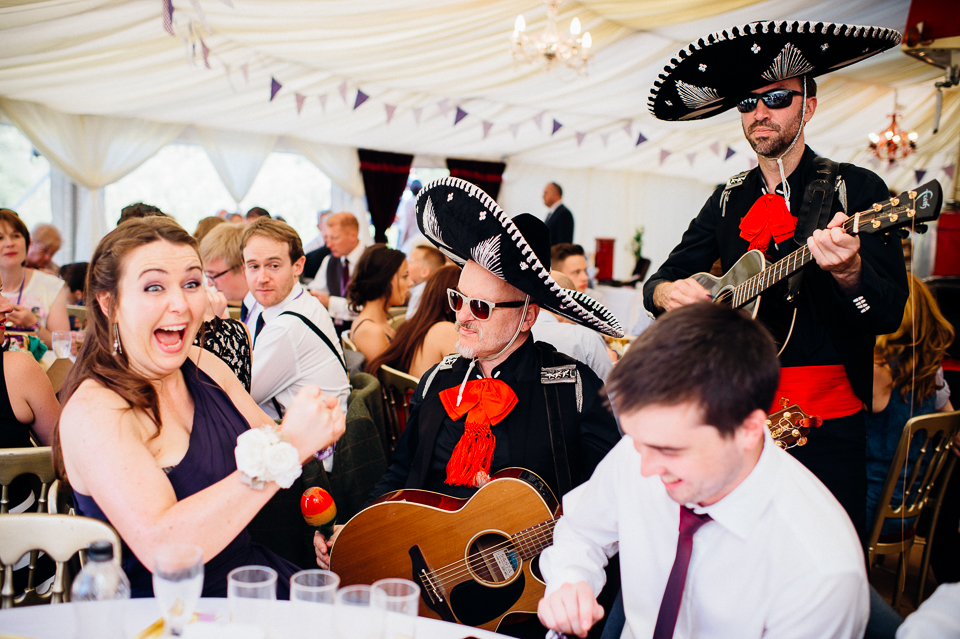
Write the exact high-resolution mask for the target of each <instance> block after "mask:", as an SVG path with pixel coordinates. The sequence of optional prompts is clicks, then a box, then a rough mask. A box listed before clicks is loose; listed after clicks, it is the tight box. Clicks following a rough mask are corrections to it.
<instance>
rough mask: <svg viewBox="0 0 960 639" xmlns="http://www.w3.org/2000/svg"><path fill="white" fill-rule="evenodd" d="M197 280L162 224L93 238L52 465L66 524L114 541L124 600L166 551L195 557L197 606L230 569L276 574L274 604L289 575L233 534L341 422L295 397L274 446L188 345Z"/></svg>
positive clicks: (147, 589) (223, 373) (314, 391)
mask: <svg viewBox="0 0 960 639" xmlns="http://www.w3.org/2000/svg"><path fill="white" fill-rule="evenodd" d="M202 278H203V271H202V269H201V262H200V254H199V252H198V251H197V244H196V241H195V240H194V239H193V238H192V237H191V236H190V235H189V234H188V233H187V232H186V231H185V230H183V228H181V227H180V226H179V225H178V224H177V223H176V222H174V221H173V220H170V219H165V218H160V217H151V218H146V219H143V220H136V221H130V222H127V223H125V224H122V225H120V226H118V227H117V228H116V229H115V230H113V231H112V232H110V233H109V234H107V236H106V237H104V238H103V240H102V241H101V242H100V245H99V246H98V247H97V249H96V251H95V252H94V255H93V259H92V260H91V262H90V276H89V290H88V294H89V296H90V306H89V313H88V318H89V324H88V328H87V335H86V339H85V340H84V343H83V346H82V347H81V349H80V353H79V355H78V356H77V362H76V364H75V365H74V367H73V369H72V370H71V372H70V373H69V375H68V377H67V379H66V381H65V385H64V389H63V396H64V398H65V404H64V407H63V414H62V415H61V419H60V423H59V427H58V431H57V439H56V441H55V459H56V460H57V462H58V469H59V471H60V475H61V477H64V478H66V477H69V481H70V485H71V487H72V488H73V491H74V498H75V506H76V509H77V514H80V515H85V516H89V517H95V518H97V519H101V520H103V521H107V522H109V523H110V524H111V525H112V526H113V527H114V528H115V529H116V530H117V532H118V533H119V534H120V537H121V539H122V540H123V543H124V549H123V568H124V571H125V572H126V574H127V576H128V577H129V578H130V584H131V590H132V593H133V596H135V597H149V596H152V594H153V586H152V583H151V575H150V570H151V568H152V566H153V561H154V555H155V553H156V551H157V550H158V549H159V548H160V547H162V546H163V545H164V544H169V543H172V542H178V543H188V544H196V545H198V546H200V547H201V548H202V549H203V560H204V563H205V575H204V580H203V596H205V597H223V596H225V595H226V590H227V583H226V577H227V573H228V572H229V571H230V570H232V569H234V568H237V567H240V566H245V565H264V566H270V567H272V568H274V569H275V570H276V571H277V572H278V573H279V579H278V580H277V590H278V596H280V597H281V598H283V597H286V596H287V593H288V590H287V584H288V583H289V578H290V576H291V575H292V574H293V573H294V572H296V571H297V567H296V566H294V565H293V564H291V563H289V562H287V561H285V560H283V559H281V558H280V557H278V556H277V555H275V554H274V553H272V552H271V551H269V550H267V549H266V548H264V547H262V546H259V545H257V544H255V543H253V542H252V541H251V538H250V535H249V533H248V532H247V531H246V526H247V524H248V523H249V522H250V521H251V519H253V517H254V516H255V515H256V514H257V513H258V512H259V510H260V509H261V508H262V507H263V506H264V505H265V504H266V503H267V502H268V501H269V500H270V498H271V497H272V496H273V495H275V494H276V493H277V491H278V489H279V488H280V487H283V486H289V485H290V483H291V482H292V481H293V480H294V479H295V478H296V477H298V476H299V474H300V472H301V465H302V464H303V463H304V462H306V461H307V460H309V459H310V458H312V457H313V455H314V453H316V451H318V450H323V449H325V448H327V447H329V446H330V445H331V444H332V443H333V442H334V441H336V439H337V438H338V437H339V436H340V435H341V434H342V433H343V431H344V416H343V412H342V411H341V410H340V407H339V405H338V404H337V402H336V400H335V399H334V398H329V397H325V396H324V395H322V394H321V392H320V389H319V388H317V387H315V386H313V387H307V388H304V389H303V390H302V391H301V392H300V393H299V395H298V396H297V398H296V400H294V401H292V402H291V403H290V406H289V410H288V411H287V415H286V417H285V419H284V420H283V423H282V425H281V426H280V427H279V433H280V434H281V435H282V436H283V440H285V443H280V442H279V441H276V440H275V439H274V437H273V436H272V435H270V431H268V430H267V429H268V428H269V429H274V424H273V421H272V420H271V418H270V417H269V416H267V415H266V414H264V413H263V411H261V410H260V409H259V408H258V407H257V405H256V403H255V402H254V401H253V400H252V399H251V398H250V396H249V395H248V394H247V393H246V392H245V391H244V390H243V388H242V387H241V386H240V383H239V382H238V381H237V379H236V377H235V376H234V375H233V373H231V372H230V371H229V370H228V369H227V367H226V366H225V365H224V364H223V362H221V361H220V360H219V359H218V358H216V357H213V356H211V355H209V354H205V353H203V351H202V350H200V349H199V348H196V347H194V346H190V343H191V342H192V341H193V338H194V335H195V334H196V332H197V329H198V328H199V326H200V322H201V321H202V316H203V313H204V309H205V308H206V306H207V297H206V295H205V294H204V291H203V287H202V286H201V281H202ZM251 427H253V428H252V429H251ZM281 441H282V440H281ZM268 458H269V463H268V462H267V459H268Z"/></svg>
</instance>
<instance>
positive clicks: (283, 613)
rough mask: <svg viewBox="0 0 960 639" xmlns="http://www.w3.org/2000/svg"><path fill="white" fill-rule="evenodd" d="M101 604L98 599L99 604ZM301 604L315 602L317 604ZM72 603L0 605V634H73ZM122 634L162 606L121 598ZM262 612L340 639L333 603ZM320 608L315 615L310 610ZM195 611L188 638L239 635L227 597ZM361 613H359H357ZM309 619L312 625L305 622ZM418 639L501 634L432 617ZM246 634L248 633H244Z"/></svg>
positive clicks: (291, 627)
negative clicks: (6, 607)
mask: <svg viewBox="0 0 960 639" xmlns="http://www.w3.org/2000/svg"><path fill="white" fill-rule="evenodd" d="M97 605H99V604H97ZM304 606H310V607H312V606H316V608H315V609H312V608H310V607H307V608H305V607H304ZM75 608H76V604H70V603H65V604H56V605H44V606H27V607H23V608H14V609H10V610H0V637H7V636H14V637H18V638H20V637H23V638H29V639H73V637H74V636H75V634H76V630H77V627H76V626H77V623H76V611H75ZM123 608H124V612H123V616H124V620H123V628H124V633H123V635H122V636H123V637H124V638H126V639H131V638H136V637H139V636H140V635H141V633H143V631H144V630H146V629H147V628H149V627H150V626H151V625H152V624H153V623H154V622H156V621H157V620H158V619H159V618H160V607H159V606H158V605H157V602H156V601H155V600H154V599H130V600H128V601H126V602H124V606H123ZM265 610H266V611H267V612H266V613H265V614H264V617H266V618H265V619H263V626H264V627H265V628H266V629H267V632H266V636H267V637H268V638H270V639H273V638H274V637H277V638H279V637H294V638H297V639H300V638H304V637H306V636H308V635H305V634H303V629H304V627H312V628H316V630H315V631H314V632H312V633H310V634H309V636H312V637H318V638H320V639H338V638H337V635H336V631H335V630H334V628H333V627H332V625H331V624H330V623H329V622H330V620H331V619H332V615H333V606H332V605H328V604H299V605H294V604H291V602H289V601H272V602H268V604H267V606H266V608H265ZM314 610H317V611H320V613H319V614H316V613H315V612H313V611H314ZM197 612H198V613H201V615H202V618H205V619H212V620H211V621H195V622H193V623H192V624H190V626H189V628H188V632H186V633H184V634H185V635H186V637H187V639H189V637H190V636H191V635H192V636H194V637H201V636H203V637H229V636H239V635H238V633H233V632H231V631H230V627H229V626H228V625H227V620H228V619H229V617H230V613H229V609H228V607H227V600H226V599H201V600H200V604H199V605H198V606H197ZM358 614H359V613H358ZM308 622H311V623H312V624H313V625H312V626H307V623H308ZM416 632H417V634H416V639H464V638H465V637H477V639H496V638H497V637H504V635H499V634H496V633H493V632H487V631H485V630H479V629H477V628H471V627H469V626H460V625H457V624H453V623H447V622H445V621H437V620H436V619H426V618H424V617H419V618H418V619H417V630H416ZM243 634H246V633H243ZM159 636H160V634H159V633H158V632H152V633H146V634H143V636H142V637H140V639H153V638H154V637H159Z"/></svg>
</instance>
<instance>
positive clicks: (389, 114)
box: [383, 104, 397, 124]
mask: <svg viewBox="0 0 960 639" xmlns="http://www.w3.org/2000/svg"><path fill="white" fill-rule="evenodd" d="M383 108H384V110H386V112H387V124H390V120H392V119H393V113H394V111H396V110H397V106H396V105H395V104H384V105H383Z"/></svg>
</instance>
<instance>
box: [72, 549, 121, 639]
mask: <svg viewBox="0 0 960 639" xmlns="http://www.w3.org/2000/svg"><path fill="white" fill-rule="evenodd" d="M129 598H130V580H129V579H127V575H125V574H124V572H123V570H122V569H121V568H120V567H119V566H118V565H116V564H115V563H114V562H113V546H112V545H111V544H110V542H107V541H97V542H94V543H92V544H90V546H88V547H87V563H86V565H85V566H84V567H83V570H81V571H80V574H79V575H77V577H76V579H74V580H73V586H72V587H71V589H70V601H71V602H73V603H74V604H75V605H74V608H75V609H76V613H77V635H76V636H77V639H86V638H87V637H90V638H93V637H103V638H110V639H112V638H114V637H117V638H119V637H123V633H124V628H123V621H124V619H123V608H124V600H125V599H129Z"/></svg>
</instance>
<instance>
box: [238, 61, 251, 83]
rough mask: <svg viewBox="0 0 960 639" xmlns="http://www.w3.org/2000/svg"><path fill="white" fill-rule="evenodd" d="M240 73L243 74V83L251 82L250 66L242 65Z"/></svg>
mask: <svg viewBox="0 0 960 639" xmlns="http://www.w3.org/2000/svg"><path fill="white" fill-rule="evenodd" d="M240 73H242V74H243V81H244V82H247V83H249V82H250V65H249V64H247V63H246V62H244V63H243V64H241V65H240Z"/></svg>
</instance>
